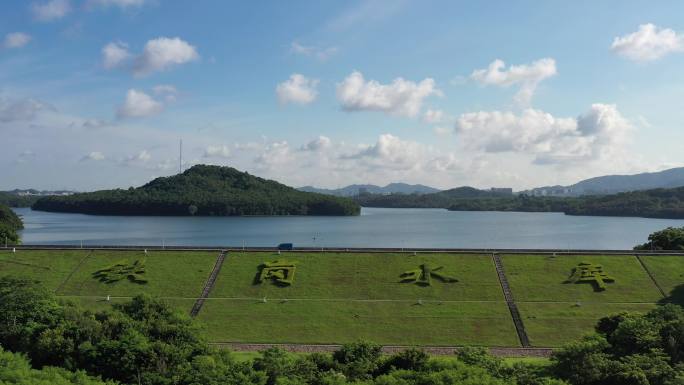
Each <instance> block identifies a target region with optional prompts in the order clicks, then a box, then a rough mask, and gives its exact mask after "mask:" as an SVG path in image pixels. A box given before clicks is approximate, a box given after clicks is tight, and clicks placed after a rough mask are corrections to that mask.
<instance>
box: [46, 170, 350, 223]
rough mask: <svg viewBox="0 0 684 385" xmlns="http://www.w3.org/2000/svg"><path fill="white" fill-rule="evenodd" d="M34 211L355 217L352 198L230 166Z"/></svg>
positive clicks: (58, 201)
mask: <svg viewBox="0 0 684 385" xmlns="http://www.w3.org/2000/svg"><path fill="white" fill-rule="evenodd" d="M33 209H34V210H42V211H56V212H73V213H84V214H98V215H216V216H229V215H358V214H359V212H360V207H359V205H358V204H356V203H355V202H353V201H352V200H351V199H347V198H339V197H333V196H328V195H323V194H315V193H307V192H302V191H298V190H296V189H294V188H292V187H288V186H286V185H284V184H281V183H278V182H275V181H272V180H267V179H263V178H259V177H255V176H253V175H250V174H248V173H246V172H240V171H238V170H236V169H234V168H231V167H219V166H207V165H197V166H194V167H192V168H190V169H188V170H186V171H185V172H183V173H182V174H178V175H174V176H170V177H162V178H157V179H154V180H153V181H151V182H149V183H147V184H146V185H144V186H141V187H138V188H133V187H131V188H129V189H127V190H124V189H115V190H102V191H95V192H89V193H79V194H73V195H69V196H47V197H43V198H41V199H39V200H38V201H37V202H36V203H35V204H34V205H33Z"/></svg>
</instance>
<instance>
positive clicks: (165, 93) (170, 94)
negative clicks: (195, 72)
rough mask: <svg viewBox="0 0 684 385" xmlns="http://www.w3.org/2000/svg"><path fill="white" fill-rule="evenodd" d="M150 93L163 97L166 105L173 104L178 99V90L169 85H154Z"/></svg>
mask: <svg viewBox="0 0 684 385" xmlns="http://www.w3.org/2000/svg"><path fill="white" fill-rule="evenodd" d="M152 91H153V92H154V94H155V95H157V96H160V97H163V98H164V101H166V102H167V103H172V102H175V101H176V98H177V97H178V89H177V88H176V87H175V86H172V85H170V84H159V85H156V86H154V87H152Z"/></svg>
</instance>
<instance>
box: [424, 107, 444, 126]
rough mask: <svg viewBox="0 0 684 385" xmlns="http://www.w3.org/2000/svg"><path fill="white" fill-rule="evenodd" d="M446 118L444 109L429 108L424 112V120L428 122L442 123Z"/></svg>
mask: <svg viewBox="0 0 684 385" xmlns="http://www.w3.org/2000/svg"><path fill="white" fill-rule="evenodd" d="M443 120H444V111H442V110H433V109H428V110H427V111H425V114H423V121H425V122H426V123H430V124H434V123H441V122H442V121H443Z"/></svg>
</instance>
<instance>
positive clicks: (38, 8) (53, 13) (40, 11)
mask: <svg viewBox="0 0 684 385" xmlns="http://www.w3.org/2000/svg"><path fill="white" fill-rule="evenodd" d="M69 12H71V3H70V2H69V0H50V1H48V2H44V3H33V4H31V13H32V14H33V18H34V19H36V20H38V21H52V20H57V19H61V18H63V17H64V16H66V15H67V14H68V13H69Z"/></svg>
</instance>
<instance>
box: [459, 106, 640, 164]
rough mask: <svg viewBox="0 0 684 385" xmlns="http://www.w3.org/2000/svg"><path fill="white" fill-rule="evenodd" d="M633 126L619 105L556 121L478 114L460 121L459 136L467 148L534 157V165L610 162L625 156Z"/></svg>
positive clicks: (528, 113)
mask: <svg viewBox="0 0 684 385" xmlns="http://www.w3.org/2000/svg"><path fill="white" fill-rule="evenodd" d="M631 130H632V125H631V124H630V123H629V121H627V120H626V119H625V118H624V117H622V115H621V114H620V113H619V111H618V110H617V108H616V106H615V105H610V104H599V103H597V104H593V105H592V106H591V107H590V109H589V111H588V112H586V113H585V114H582V115H580V116H579V117H578V118H556V117H554V116H552V115H551V114H549V113H546V112H544V111H540V110H535V109H525V110H524V111H522V113H521V114H520V115H516V114H514V113H513V112H501V111H480V112H472V113H466V114H463V115H461V116H460V117H459V118H458V121H457V123H456V130H455V131H456V134H457V135H459V137H460V138H461V140H462V141H463V142H464V144H465V145H466V147H469V148H471V149H476V150H484V151H485V152H490V153H502V152H518V153H526V154H530V155H533V156H534V157H535V158H534V161H535V163H538V164H549V163H566V162H576V161H588V160H597V159H608V158H610V156H611V155H613V154H615V153H617V152H619V151H621V150H622V149H623V145H624V143H625V141H626V140H627V137H628V135H629V133H630V132H631Z"/></svg>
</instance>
